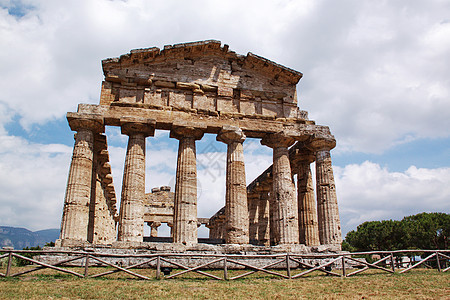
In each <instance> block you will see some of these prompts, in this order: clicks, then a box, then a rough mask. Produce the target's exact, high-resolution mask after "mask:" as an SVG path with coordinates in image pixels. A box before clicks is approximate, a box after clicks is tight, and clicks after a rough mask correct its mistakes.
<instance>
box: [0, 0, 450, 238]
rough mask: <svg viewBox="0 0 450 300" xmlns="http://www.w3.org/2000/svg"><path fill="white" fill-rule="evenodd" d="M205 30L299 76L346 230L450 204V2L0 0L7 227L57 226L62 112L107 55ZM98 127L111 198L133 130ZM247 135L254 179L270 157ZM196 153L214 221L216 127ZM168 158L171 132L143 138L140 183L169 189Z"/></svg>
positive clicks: (448, 208) (1, 200) (205, 35)
mask: <svg viewBox="0 0 450 300" xmlns="http://www.w3.org/2000/svg"><path fill="white" fill-rule="evenodd" d="M206 39H217V40H221V41H222V43H226V44H229V45H230V49H232V50H234V51H236V52H237V53H240V54H246V53H247V52H253V53H255V54H258V55H261V56H263V57H266V58H268V59H270V60H273V61H275V62H277V63H280V64H283V65H285V66H287V67H290V68H293V69H295V70H298V71H300V72H302V73H303V74H304V77H303V78H302V79H301V80H300V82H299V84H298V88H297V90H298V95H299V107H300V109H302V110H306V111H308V112H309V117H310V119H312V120H315V121H316V123H317V124H321V125H328V126H330V129H331V131H332V133H333V134H334V135H335V137H336V139H337V147H336V148H335V149H334V150H333V151H332V156H333V163H334V171H335V177H336V185H337V192H338V201H339V209H340V216H341V222H342V229H343V233H344V234H345V233H346V232H348V231H349V230H352V229H355V228H356V226H357V225H358V224H360V223H362V222H364V221H367V220H380V219H401V218H403V217H404V216H406V215H411V214H415V213H419V212H423V211H428V212H432V211H440V212H446V213H450V130H449V128H450V69H449V68H448V66H449V65H450V55H449V54H450V3H449V2H448V1H440V0H431V1H418V0H417V1H411V0H409V1H406V0H405V1H376V2H375V1H352V0H344V1H339V2H337V1H331V0H322V1H310V0H300V1H263V0H261V1H246V2H243V1H190V2H177V1H144V0H129V1H107V0H89V1H88V0H79V1H74V0H68V1H57V0H47V1H35V0H22V1H10V0H0V45H1V46H2V47H0V78H1V80H0V90H1V91H2V93H1V94H0V191H1V193H0V205H1V207H2V210H0V225H10V226H21V227H27V228H29V229H32V230H39V229H45V228H58V227H59V222H60V218H61V209H62V204H63V199H64V191H65V185H66V180H67V172H68V168H69V163H70V156H71V152H72V146H73V133H72V132H71V131H70V129H69V127H68V125H67V121H66V120H65V113H66V112H68V111H76V109H77V104H78V103H93V104H97V103H98V101H99V94H100V84H101V81H102V78H103V77H102V76H103V75H102V70H101V60H102V59H105V58H108V57H116V56H119V55H121V54H124V53H128V52H129V51H130V50H131V49H136V48H147V47H153V46H156V47H160V48H162V47H163V46H164V45H166V44H175V43H181V42H189V41H198V40H206ZM107 135H108V143H109V146H110V155H111V164H112V167H113V176H114V183H115V186H116V191H119V192H120V185H121V176H122V169H123V162H124V154H125V147H126V137H124V136H122V135H121V134H120V131H119V130H118V128H108V130H107ZM245 145H246V149H245V158H246V173H247V181H248V182H250V181H251V180H253V179H254V178H255V177H256V176H257V175H258V174H259V172H261V171H262V170H264V169H265V168H266V167H267V166H268V165H269V164H270V162H271V152H270V150H269V149H267V148H264V147H262V146H260V145H259V141H258V140H253V139H249V140H247V141H246V143H245ZM197 149H198V153H199V155H198V165H199V172H198V173H199V175H198V176H199V187H200V188H199V216H201V217H208V216H210V215H212V214H213V213H214V212H215V211H216V210H217V209H218V208H220V207H221V206H222V205H223V203H224V185H225V181H224V180H225V179H224V175H225V165H224V160H223V159H224V155H225V153H224V152H225V151H226V149H225V146H224V145H222V144H221V143H218V142H215V137H214V136H212V135H206V136H205V138H204V139H203V140H202V141H200V142H197ZM176 152H177V141H176V140H173V139H169V138H168V133H167V132H159V131H158V132H157V134H156V136H155V137H150V138H148V139H147V179H146V189H147V191H150V189H151V188H152V187H154V186H161V185H173V183H174V175H175V165H176ZM206 165H208V166H210V167H209V168H205V167H204V166H206Z"/></svg>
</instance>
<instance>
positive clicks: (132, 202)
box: [117, 118, 155, 242]
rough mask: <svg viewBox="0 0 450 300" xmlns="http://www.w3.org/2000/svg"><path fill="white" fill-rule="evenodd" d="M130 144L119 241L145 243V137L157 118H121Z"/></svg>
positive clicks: (124, 180)
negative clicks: (153, 119)
mask: <svg viewBox="0 0 450 300" xmlns="http://www.w3.org/2000/svg"><path fill="white" fill-rule="evenodd" d="M121 128H122V134H126V135H128V147H127V154H126V157H125V167H124V171H123V182H122V200H121V203H120V215H119V230H118V238H117V239H118V241H123V242H142V241H143V238H144V198H145V138H146V137H147V136H151V135H153V134H154V131H155V128H154V121H152V120H145V119H137V118H135V119H129V118H126V119H125V118H123V119H121Z"/></svg>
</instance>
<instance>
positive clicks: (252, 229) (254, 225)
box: [247, 191, 259, 243]
mask: <svg viewBox="0 0 450 300" xmlns="http://www.w3.org/2000/svg"><path fill="white" fill-rule="evenodd" d="M247 200H248V219H249V222H248V224H249V228H248V235H249V241H250V243H254V241H257V240H258V226H259V225H258V224H259V222H258V204H259V193H256V192H255V191H252V192H251V193H249V194H247Z"/></svg>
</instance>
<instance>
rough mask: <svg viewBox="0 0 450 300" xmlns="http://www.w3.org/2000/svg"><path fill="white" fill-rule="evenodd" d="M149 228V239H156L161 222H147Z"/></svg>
mask: <svg viewBox="0 0 450 300" xmlns="http://www.w3.org/2000/svg"><path fill="white" fill-rule="evenodd" d="M147 224H148V226H150V228H151V230H150V237H158V227H159V226H161V222H148V223H147Z"/></svg>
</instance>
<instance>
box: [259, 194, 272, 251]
mask: <svg viewBox="0 0 450 300" xmlns="http://www.w3.org/2000/svg"><path fill="white" fill-rule="evenodd" d="M269 218H270V203H269V192H268V191H263V192H261V193H260V197H259V204H258V241H259V243H260V244H261V245H265V246H270V227H269V226H270V221H269Z"/></svg>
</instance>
